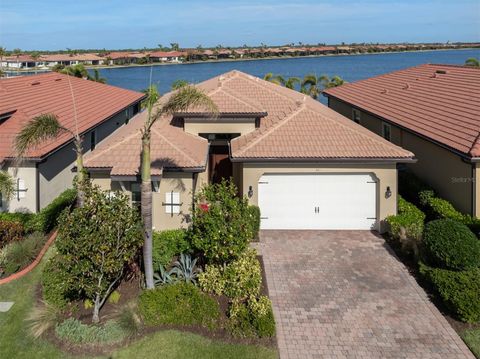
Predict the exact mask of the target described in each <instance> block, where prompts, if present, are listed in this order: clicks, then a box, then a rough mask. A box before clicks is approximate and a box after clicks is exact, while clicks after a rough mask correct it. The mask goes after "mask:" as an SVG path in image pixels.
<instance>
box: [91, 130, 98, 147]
mask: <svg viewBox="0 0 480 359" xmlns="http://www.w3.org/2000/svg"><path fill="white" fill-rule="evenodd" d="M96 145H97V132H96V131H92V132H90V151H93V150H94V149H95V146H96Z"/></svg>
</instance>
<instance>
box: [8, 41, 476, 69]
mask: <svg viewBox="0 0 480 359" xmlns="http://www.w3.org/2000/svg"><path fill="white" fill-rule="evenodd" d="M475 49H478V50H479V52H480V48H476V47H466V48H461V49H429V50H408V51H385V52H365V53H352V54H350V53H345V54H322V55H305V56H266V57H256V58H238V59H220V60H218V59H209V60H200V61H188V62H178V63H168V62H153V63H147V64H128V65H85V68H86V69H87V70H93V69H99V70H105V69H122V68H134V67H151V66H176V65H197V64H205V63H217V62H218V63H222V62H240V61H261V60H288V59H303V58H318V57H337V56H338V57H340V56H360V55H386V54H401V53H411V52H434V51H462V50H475ZM0 70H2V71H4V72H5V73H7V74H8V73H15V74H21V73H30V72H38V73H44V72H50V71H52V70H51V69H34V68H29V69H21V70H15V69H13V70H5V69H3V68H1V67H0Z"/></svg>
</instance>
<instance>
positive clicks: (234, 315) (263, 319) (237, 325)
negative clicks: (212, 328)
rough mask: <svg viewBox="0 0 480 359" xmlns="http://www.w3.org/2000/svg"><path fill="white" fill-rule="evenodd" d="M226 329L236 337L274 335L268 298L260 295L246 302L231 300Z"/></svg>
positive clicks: (273, 321)
mask: <svg viewBox="0 0 480 359" xmlns="http://www.w3.org/2000/svg"><path fill="white" fill-rule="evenodd" d="M228 329H229V330H230V332H231V333H232V335H234V336H238V337H251V336H258V337H261V338H262V337H272V336H274V335H275V319H274V317H273V311H272V304H271V302H270V300H269V299H268V298H267V297H265V296H262V297H260V298H259V299H256V298H255V297H253V298H250V300H249V301H247V302H240V301H233V302H232V303H231V305H230V309H229V324H228Z"/></svg>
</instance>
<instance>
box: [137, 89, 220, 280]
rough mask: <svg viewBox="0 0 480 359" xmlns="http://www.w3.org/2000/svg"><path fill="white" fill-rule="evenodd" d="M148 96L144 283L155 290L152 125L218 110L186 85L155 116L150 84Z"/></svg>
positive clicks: (144, 156)
mask: <svg viewBox="0 0 480 359" xmlns="http://www.w3.org/2000/svg"><path fill="white" fill-rule="evenodd" d="M146 93H147V97H146V99H145V100H144V102H143V107H144V108H146V109H147V117H146V119H145V123H144V126H143V129H142V163H141V178H142V185H141V214H142V219H143V226H144V235H145V243H144V245H143V261H144V267H145V282H146V287H147V288H148V289H153V288H154V284H153V263H152V178H151V158H150V145H151V141H150V140H151V132H152V127H153V125H154V124H155V123H156V122H157V121H158V120H159V119H160V118H161V117H162V116H163V115H172V114H174V113H175V112H181V111H185V110H187V109H188V108H189V107H192V106H201V107H204V108H205V109H206V110H207V111H208V112H211V113H212V114H216V113H217V112H218V109H217V107H216V105H215V104H214V103H213V101H212V100H211V99H210V97H208V96H207V95H205V94H204V93H203V92H201V91H200V90H198V89H197V88H195V87H193V86H190V85H187V86H182V87H180V88H179V89H178V90H177V91H176V92H174V93H172V95H171V96H170V97H169V98H168V99H167V100H166V101H165V102H164V103H162V104H159V105H158V106H157V108H156V111H155V113H153V110H154V106H155V105H156V103H157V101H158V99H159V97H160V95H159V93H158V90H157V87H156V86H155V85H150V86H149V88H148V89H147V91H146Z"/></svg>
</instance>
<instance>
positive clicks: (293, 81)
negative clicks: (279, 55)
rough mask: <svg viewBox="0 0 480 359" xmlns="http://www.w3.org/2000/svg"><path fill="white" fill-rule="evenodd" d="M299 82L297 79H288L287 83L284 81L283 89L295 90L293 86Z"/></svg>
mask: <svg viewBox="0 0 480 359" xmlns="http://www.w3.org/2000/svg"><path fill="white" fill-rule="evenodd" d="M300 82H301V80H300V79H299V78H298V77H289V78H288V79H287V81H285V87H286V88H287V89H291V90H295V84H299V83H300Z"/></svg>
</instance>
